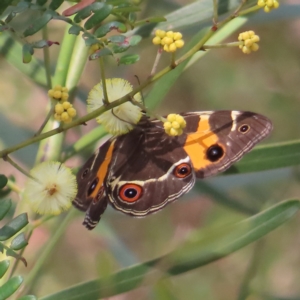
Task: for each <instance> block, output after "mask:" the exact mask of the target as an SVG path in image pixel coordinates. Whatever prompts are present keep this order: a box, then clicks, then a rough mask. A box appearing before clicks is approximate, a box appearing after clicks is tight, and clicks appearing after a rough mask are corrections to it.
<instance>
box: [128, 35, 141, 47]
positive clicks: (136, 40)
mask: <svg viewBox="0 0 300 300" xmlns="http://www.w3.org/2000/svg"><path fill="white" fill-rule="evenodd" d="M141 40H142V37H141V36H140V35H133V36H131V37H129V38H128V41H129V45H130V46H132V47H133V46H135V45H137V44H138V43H139V42H140V41H141Z"/></svg>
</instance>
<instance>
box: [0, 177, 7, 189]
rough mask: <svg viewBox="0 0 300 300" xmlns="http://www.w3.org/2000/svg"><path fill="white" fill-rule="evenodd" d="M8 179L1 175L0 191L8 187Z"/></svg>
mask: <svg viewBox="0 0 300 300" xmlns="http://www.w3.org/2000/svg"><path fill="white" fill-rule="evenodd" d="M7 181H8V179H7V177H6V176H5V175H3V174H0V189H3V188H4V187H5V186H6V185H7Z"/></svg>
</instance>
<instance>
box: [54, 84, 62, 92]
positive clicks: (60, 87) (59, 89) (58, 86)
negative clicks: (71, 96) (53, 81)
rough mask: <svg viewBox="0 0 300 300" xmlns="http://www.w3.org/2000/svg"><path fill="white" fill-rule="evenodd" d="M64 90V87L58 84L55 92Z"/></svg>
mask: <svg viewBox="0 0 300 300" xmlns="http://www.w3.org/2000/svg"><path fill="white" fill-rule="evenodd" d="M61 89H62V86H61V85H60V84H57V85H56V86H55V87H54V90H55V91H61Z"/></svg>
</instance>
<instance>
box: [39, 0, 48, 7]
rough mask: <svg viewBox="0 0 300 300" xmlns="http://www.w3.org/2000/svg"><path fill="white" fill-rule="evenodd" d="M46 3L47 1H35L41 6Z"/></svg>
mask: <svg viewBox="0 0 300 300" xmlns="http://www.w3.org/2000/svg"><path fill="white" fill-rule="evenodd" d="M46 2H47V0H37V1H36V3H37V4H38V5H41V6H42V5H44V4H45V3H46Z"/></svg>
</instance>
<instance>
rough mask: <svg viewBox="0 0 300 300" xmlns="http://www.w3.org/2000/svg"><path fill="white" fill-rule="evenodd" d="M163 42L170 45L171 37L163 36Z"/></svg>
mask: <svg viewBox="0 0 300 300" xmlns="http://www.w3.org/2000/svg"><path fill="white" fill-rule="evenodd" d="M163 42H164V45H170V44H172V43H173V39H171V38H169V37H164V38H163Z"/></svg>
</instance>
